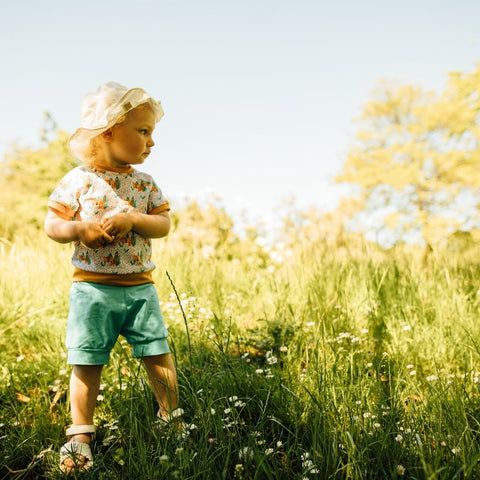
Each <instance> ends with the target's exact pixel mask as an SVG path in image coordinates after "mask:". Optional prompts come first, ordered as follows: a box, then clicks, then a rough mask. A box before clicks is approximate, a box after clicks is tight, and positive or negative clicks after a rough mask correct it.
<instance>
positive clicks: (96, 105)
mask: <svg viewBox="0 0 480 480" xmlns="http://www.w3.org/2000/svg"><path fill="white" fill-rule="evenodd" d="M144 103H148V104H150V106H151V107H152V109H153V112H154V114H155V122H159V121H160V119H161V118H162V117H163V109H162V106H161V105H160V102H159V101H157V100H154V99H153V98H152V97H151V96H150V95H149V94H148V93H147V92H146V91H145V90H143V89H142V88H130V89H128V88H127V87H124V86H123V85H120V84H119V83H116V82H107V83H105V84H103V85H100V86H99V87H98V89H97V91H96V92H93V93H87V94H86V95H85V96H84V97H83V101H82V107H81V110H80V125H81V126H80V128H77V130H75V132H73V134H72V135H71V136H70V138H69V140H68V146H69V148H70V150H71V152H72V153H73V154H74V155H75V156H76V157H78V158H80V159H81V160H83V161H88V151H89V149H90V140H92V138H95V137H96V136H97V135H100V134H101V133H103V132H105V131H106V130H108V129H109V128H111V127H113V126H114V125H115V124H116V123H117V122H118V120H119V119H120V118H121V117H122V116H123V115H125V114H126V113H127V112H129V111H130V110H133V109H134V108H136V107H138V106H139V105H142V104H144Z"/></svg>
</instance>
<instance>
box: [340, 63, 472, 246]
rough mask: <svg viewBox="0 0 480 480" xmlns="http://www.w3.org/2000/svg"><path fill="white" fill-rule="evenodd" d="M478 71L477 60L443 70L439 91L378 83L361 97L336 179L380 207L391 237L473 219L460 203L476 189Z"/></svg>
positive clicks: (447, 229)
mask: <svg viewBox="0 0 480 480" xmlns="http://www.w3.org/2000/svg"><path fill="white" fill-rule="evenodd" d="M479 76H480V64H479V65H478V66H477V68H476V69H475V70H474V71H473V72H471V73H455V74H451V75H450V78H449V82H448V85H447V87H446V88H445V90H444V91H443V92H441V93H440V94H434V93H433V92H426V91H424V90H423V89H422V88H420V87H416V86H411V85H406V86H400V87H397V86H395V85H393V84H389V83H386V82H384V83H380V84H379V85H378V87H377V89H376V90H375V91H374V92H373V98H372V100H370V101H369V102H367V103H366V105H365V107H364V111H363V115H362V116H361V118H360V119H359V121H360V127H359V130H358V133H357V137H356V142H355V144H354V145H353V146H352V148H351V150H350V152H349V153H348V156H347V159H346V161H345V164H344V169H343V172H342V174H341V175H339V176H338V177H337V181H340V182H349V183H356V184H358V185H359V186H360V187H361V190H362V196H363V198H364V200H365V205H366V208H367V210H378V209H380V208H385V210H384V211H385V218H384V222H383V225H382V228H387V229H390V230H392V231H393V232H395V236H396V238H397V239H398V238H405V236H404V234H405V233H406V232H410V233H411V232H412V231H415V232H418V233H420V234H421V236H422V237H423V238H424V239H425V240H426V241H427V242H429V243H432V244H436V243H438V242H439V241H441V240H443V239H444V238H445V236H446V235H448V234H450V233H452V232H454V231H456V230H461V229H465V228H472V227H474V226H476V225H478V220H479V211H478V206H477V205H476V204H475V203H474V202H473V205H472V206H471V208H470V209H466V208H465V203H466V202H468V201H469V197H468V196H467V195H466V193H468V192H470V193H474V192H476V191H478V189H479V188H480V180H479V179H480V177H479V176H478V174H477V173H478V168H479V165H480V126H479V125H480V114H479V112H480V100H479V98H480V87H479V85H480V83H479V82H478V79H479ZM470 203H472V200H471V199H470Z"/></svg>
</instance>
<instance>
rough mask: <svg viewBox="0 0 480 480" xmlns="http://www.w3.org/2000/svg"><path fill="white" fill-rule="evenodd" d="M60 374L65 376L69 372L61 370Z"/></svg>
mask: <svg viewBox="0 0 480 480" xmlns="http://www.w3.org/2000/svg"><path fill="white" fill-rule="evenodd" d="M58 374H59V375H60V376H64V375H66V374H67V371H66V370H65V369H62V370H60V371H59V372H58Z"/></svg>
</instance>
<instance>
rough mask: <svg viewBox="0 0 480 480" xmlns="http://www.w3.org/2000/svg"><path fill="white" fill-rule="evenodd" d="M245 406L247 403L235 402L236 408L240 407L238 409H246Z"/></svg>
mask: <svg viewBox="0 0 480 480" xmlns="http://www.w3.org/2000/svg"><path fill="white" fill-rule="evenodd" d="M245 405H246V403H245V402H242V401H241V400H237V401H236V402H235V406H236V407H238V408H241V407H244V406H245Z"/></svg>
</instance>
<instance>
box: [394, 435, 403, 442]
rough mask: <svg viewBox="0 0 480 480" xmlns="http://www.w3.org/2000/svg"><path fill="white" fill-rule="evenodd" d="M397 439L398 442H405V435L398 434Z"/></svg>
mask: <svg viewBox="0 0 480 480" xmlns="http://www.w3.org/2000/svg"><path fill="white" fill-rule="evenodd" d="M395 441H396V442H398V443H402V442H403V437H402V436H401V435H400V434H398V435H397V436H396V437H395Z"/></svg>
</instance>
